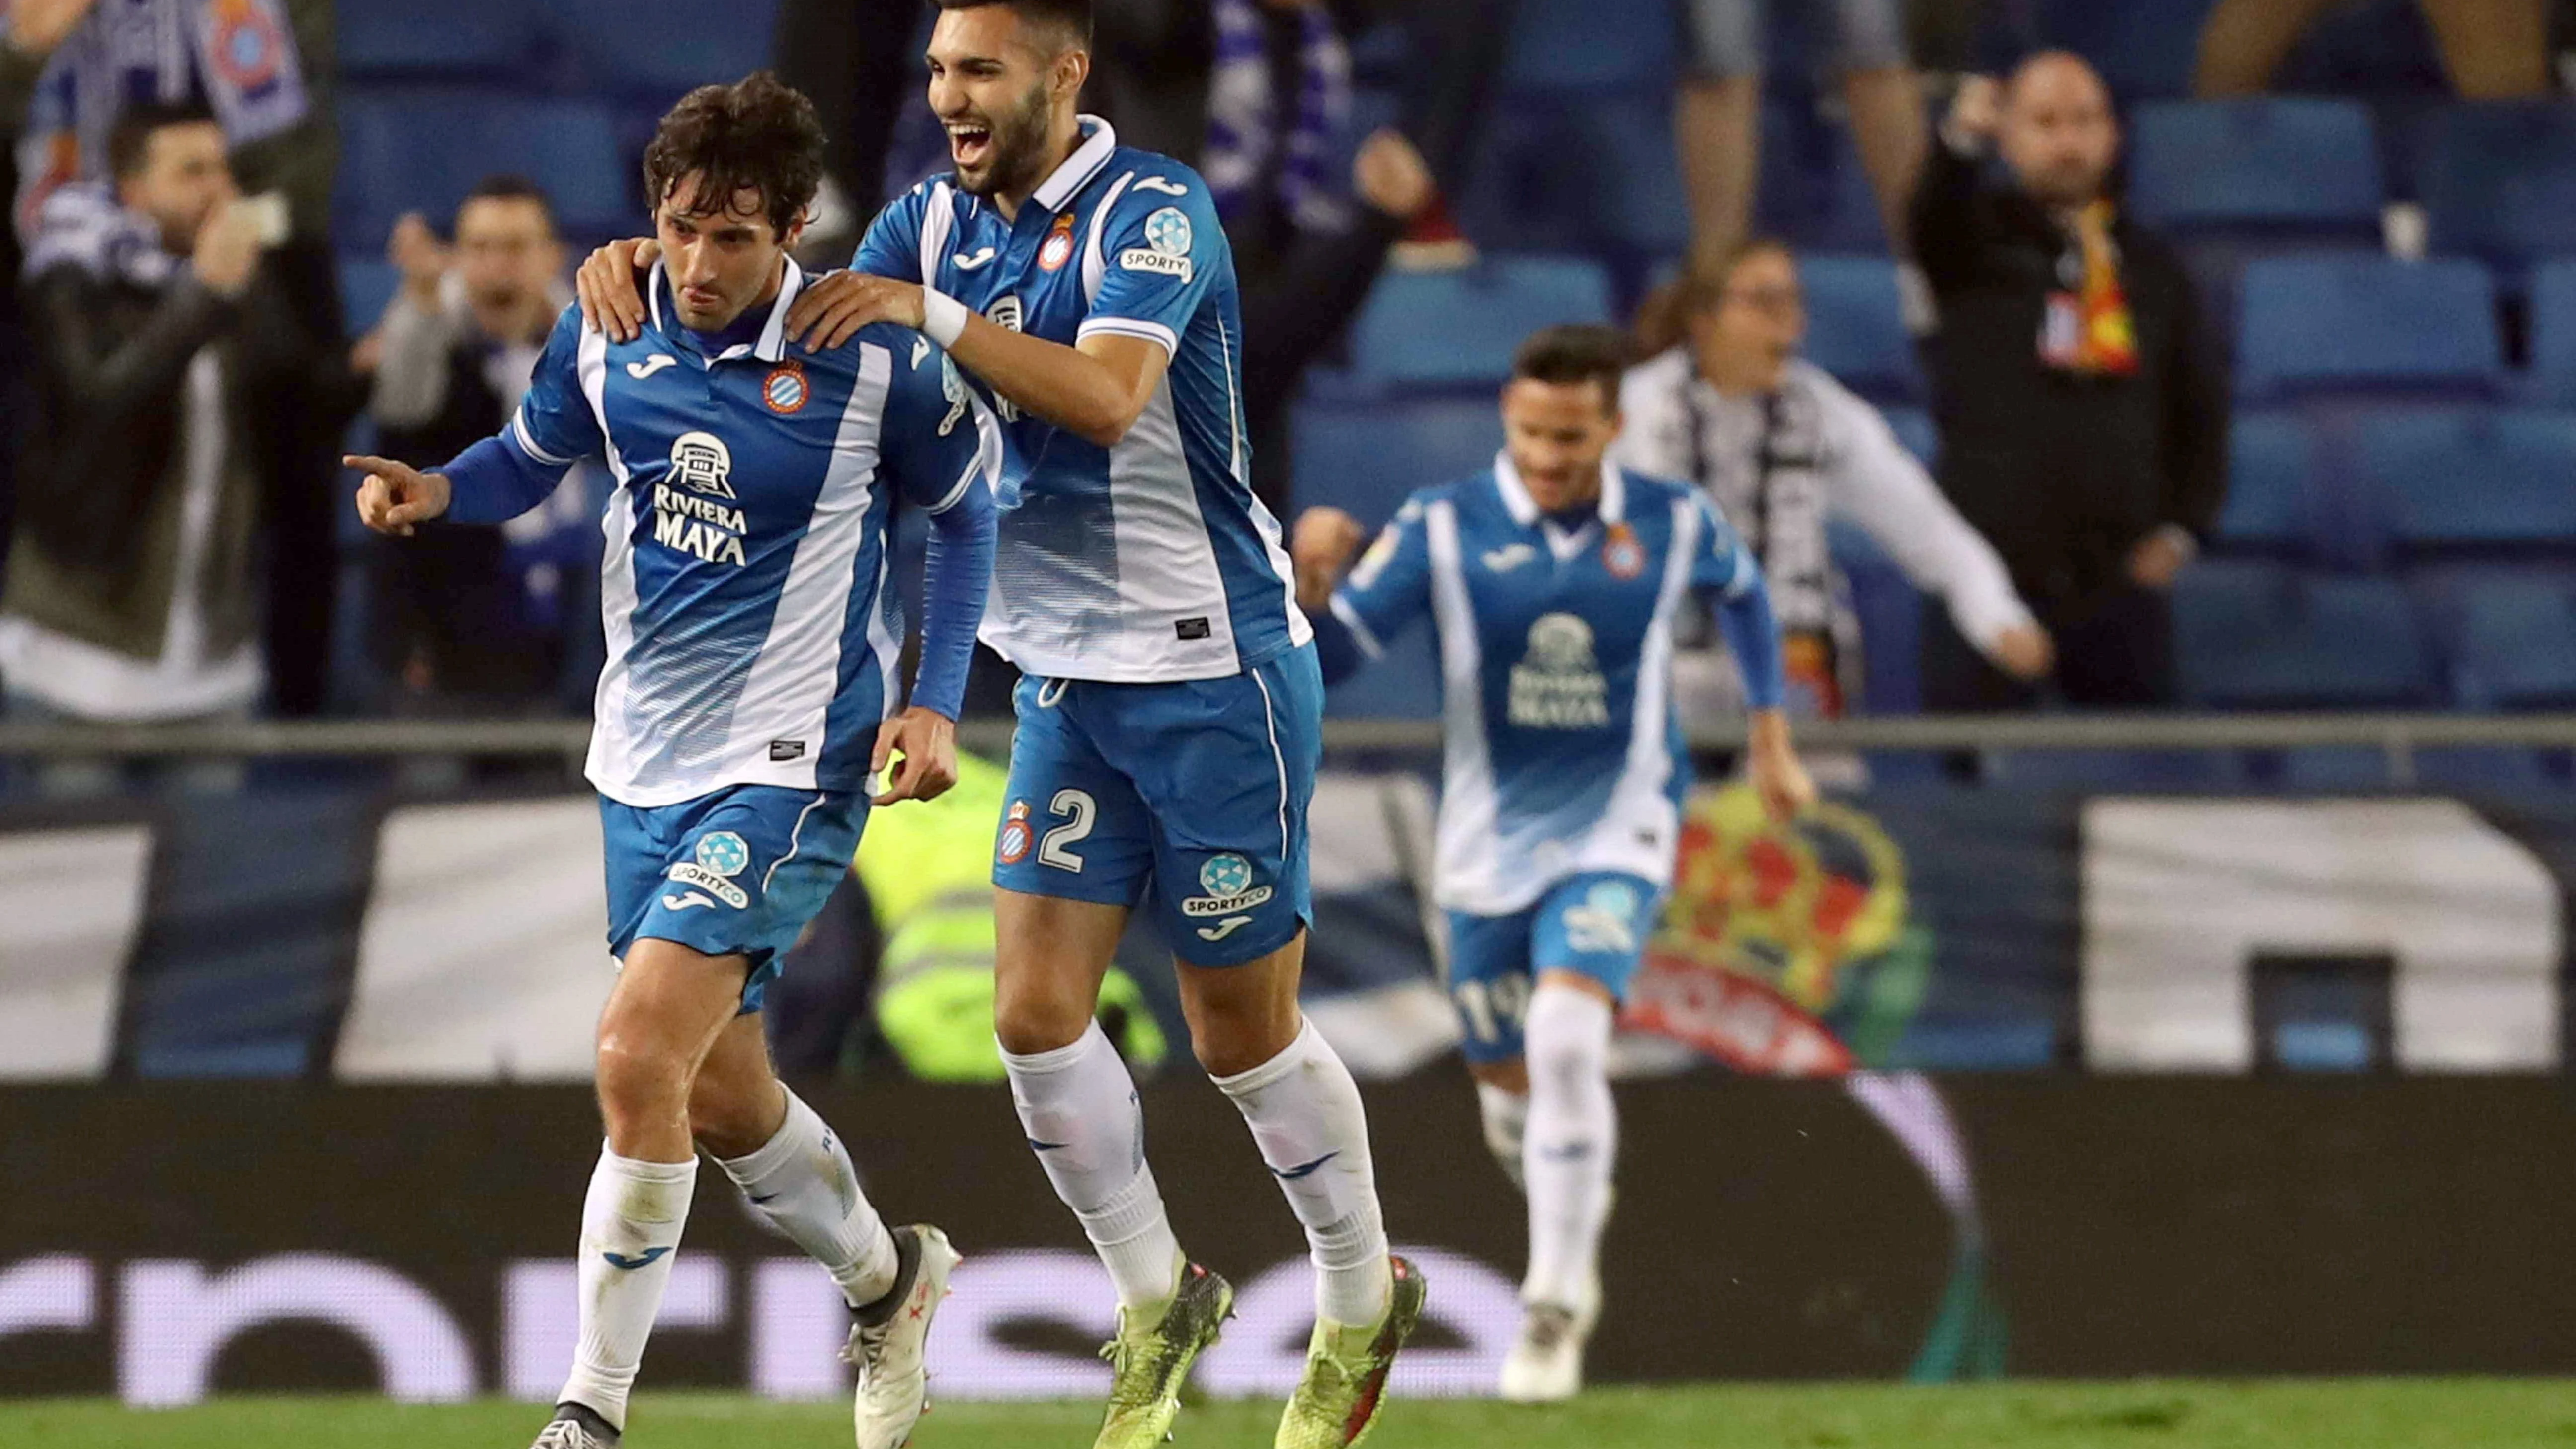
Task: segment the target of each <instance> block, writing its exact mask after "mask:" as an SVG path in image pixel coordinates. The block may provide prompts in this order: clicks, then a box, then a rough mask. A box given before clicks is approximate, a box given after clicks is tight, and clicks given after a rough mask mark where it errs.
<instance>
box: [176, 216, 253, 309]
mask: <svg viewBox="0 0 2576 1449" xmlns="http://www.w3.org/2000/svg"><path fill="white" fill-rule="evenodd" d="M259 251H260V247H259V218H258V216H257V215H256V214H255V213H254V212H253V211H252V210H251V209H250V208H249V207H247V206H244V205H243V204H242V203H241V202H239V201H234V202H231V203H229V204H227V205H226V206H225V207H224V208H223V209H222V210H220V211H218V212H216V213H215V214H214V215H213V216H211V217H208V218H207V219H206V224H205V225H204V226H201V227H199V228H198V229H197V246H196V254H195V255H194V256H192V257H190V258H189V261H188V266H189V269H190V270H192V271H194V272H195V273H196V274H197V280H198V281H200V282H202V283H204V284H205V287H206V290H207V291H210V292H212V293H214V294H215V295H216V296H218V297H223V298H226V299H230V298H234V297H239V296H240V295H241V294H242V293H243V292H244V291H245V290H247V289H248V288H249V286H250V279H251V278H252V277H253V276H254V275H256V274H257V273H258V271H259Z"/></svg>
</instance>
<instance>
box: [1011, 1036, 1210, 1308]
mask: <svg viewBox="0 0 2576 1449" xmlns="http://www.w3.org/2000/svg"><path fill="white" fill-rule="evenodd" d="M1002 1065H1003V1066H1004V1067H1005V1068H1007V1069H1008V1070H1009V1072H1010V1074H1011V1105H1013V1106H1015V1107H1017V1108H1019V1109H1020V1126H1021V1128H1022V1129H1023V1130H1025V1131H1026V1132H1027V1133H1028V1137H1029V1146H1030V1147H1031V1148H1033V1149H1035V1151H1036V1152H1037V1155H1038V1162H1039V1164H1040V1165H1041V1166H1043V1167H1045V1168H1046V1175H1047V1180H1048V1181H1050V1182H1052V1183H1054V1184H1055V1195H1056V1196H1057V1197H1060V1198H1062V1199H1064V1205H1065V1206H1066V1207H1069V1208H1071V1209H1073V1215H1074V1216H1075V1217H1077V1218H1080V1219H1081V1220H1082V1232H1083V1236H1085V1237H1087V1238H1089V1239H1091V1246H1092V1248H1093V1249H1094V1250H1095V1251H1097V1252H1098V1253H1099V1254H1100V1262H1101V1264H1102V1266H1104V1267H1106V1268H1107V1269H1108V1270H1109V1280H1110V1281H1111V1282H1112V1283H1115V1284H1116V1285H1117V1286H1118V1301H1119V1302H1120V1303H1121V1304H1123V1305H1125V1306H1126V1307H1129V1308H1143V1307H1150V1306H1152V1305H1155V1304H1160V1303H1168V1302H1170V1301H1171V1298H1172V1295H1173V1294H1174V1293H1177V1292H1179V1291H1180V1284H1181V1264H1182V1262H1183V1259H1182V1257H1181V1245H1180V1242H1179V1240H1178V1239H1176V1238H1174V1237H1173V1236H1172V1224H1171V1220H1170V1219H1169V1218H1167V1217H1165V1216H1164V1214H1163V1194H1162V1191H1161V1189H1159V1188H1157V1187H1155V1186H1154V1170H1153V1169H1152V1168H1150V1167H1147V1166H1146V1165H1145V1114H1144V1111H1143V1109H1142V1108H1140V1107H1139V1106H1138V1105H1137V1104H1136V1082H1135V1079H1134V1078H1132V1077H1130V1076H1128V1075H1127V1064H1126V1063H1125V1062H1123V1061H1120V1060H1119V1059H1118V1048H1116V1047H1114V1046H1111V1045H1110V1044H1109V1038H1108V1036H1107V1035H1106V1034H1105V1033H1103V1032H1102V1031H1101V1029H1100V1023H1098V1022H1096V1021H1095V1022H1093V1023H1092V1024H1091V1027H1090V1029H1089V1030H1087V1031H1085V1032H1084V1033H1083V1034H1082V1038H1081V1040H1079V1041H1076V1042H1075V1043H1074V1044H1073V1045H1071V1046H1068V1047H1058V1048H1056V1049H1055V1050H1054V1051H1051V1052H1038V1053H1036V1054H1034V1055H1031V1056H1024V1057H1023V1056H1014V1055H1012V1054H1011V1053H1009V1052H1004V1053H1002Z"/></svg>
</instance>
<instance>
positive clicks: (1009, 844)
mask: <svg viewBox="0 0 2576 1449" xmlns="http://www.w3.org/2000/svg"><path fill="white" fill-rule="evenodd" d="M1029 839H1030V835H1029V802H1028V801H1026V800H1014V801H1012V802H1011V814H1010V818H1009V819H1007V820H1004V821H1003V822H1002V838H1001V840H1000V842H999V844H998V846H997V848H996V851H995V853H996V854H997V855H998V856H999V857H1000V858H1001V862H1002V864H1004V865H1018V864H1019V863H1020V862H1021V861H1023V860H1026V859H1028V857H1029Z"/></svg>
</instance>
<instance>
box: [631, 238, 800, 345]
mask: <svg viewBox="0 0 2576 1449" xmlns="http://www.w3.org/2000/svg"><path fill="white" fill-rule="evenodd" d="M670 287H671V274H670V270H669V268H668V267H666V266H665V265H664V264H663V263H662V262H659V261H656V262H654V263H653V274H652V275H651V276H650V277H647V278H646V279H645V282H644V297H645V300H646V301H647V302H648V303H649V304H650V305H651V306H652V309H653V327H654V329H655V330H656V331H658V332H660V333H661V334H662V335H663V336H665V337H672V336H676V335H677V334H678V333H680V332H683V331H686V330H687V329H685V328H682V327H680V326H679V325H678V322H677V319H676V318H675V319H672V320H670V321H665V320H664V318H663V316H662V294H663V293H665V292H667V291H669V290H670ZM804 287H805V269H804V268H802V267H799V266H798V265H796V259H795V258H794V257H789V258H788V259H787V275H786V276H785V277H784V278H782V279H781V280H780V281H779V283H778V299H777V300H776V301H774V302H772V303H770V305H769V321H768V323H767V324H766V325H764V326H763V327H762V328H761V329H760V340H759V341H757V342H748V343H736V344H735V345H733V346H731V347H728V348H726V349H725V350H724V351H723V352H721V353H718V354H717V355H716V356H714V357H710V358H708V359H707V361H708V362H709V363H711V364H712V363H718V362H730V361H732V360H733V359H734V358H737V357H755V358H758V359H759V360H760V361H762V362H776V361H778V360H779V359H781V358H783V357H785V356H786V355H787V312H788V309H789V308H791V307H793V306H795V305H796V294H797V293H798V292H800V291H802V290H804Z"/></svg>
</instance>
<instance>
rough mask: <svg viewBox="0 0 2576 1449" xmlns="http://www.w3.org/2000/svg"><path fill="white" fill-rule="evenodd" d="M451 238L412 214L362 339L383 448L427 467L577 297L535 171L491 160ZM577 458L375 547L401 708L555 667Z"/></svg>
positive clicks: (569, 571) (578, 495)
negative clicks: (479, 512) (477, 516)
mask: <svg viewBox="0 0 2576 1449" xmlns="http://www.w3.org/2000/svg"><path fill="white" fill-rule="evenodd" d="M455 230H456V244H455V246H454V247H453V248H452V249H451V248H449V247H447V246H444V245H442V244H441V243H440V241H439V239H438V237H437V235H436V234H435V233H433V232H432V231H431V230H430V228H429V224H428V222H427V221H425V220H423V219H422V218H421V217H420V216H418V215H416V214H415V215H410V216H406V217H404V218H402V220H401V221H400V222H398V223H396V224H395V226H394V233H393V238H392V240H391V242H390V243H389V244H388V245H387V247H386V253H387V255H388V256H389V257H390V258H391V259H392V261H393V263H394V265H395V267H396V268H398V269H399V270H400V271H401V273H402V286H401V287H400V288H399V289H398V290H397V291H396V292H395V294H394V297H393V300H392V301H391V302H390V303H388V304H387V306H386V308H385V314H384V319H383V321H382V322H380V323H379V324H378V325H377V328H376V331H375V332H374V333H373V334H372V335H370V336H369V337H368V338H366V339H365V340H364V341H362V342H361V343H360V344H359V346H358V357H359V360H360V362H361V364H362V365H372V367H373V370H374V373H375V392H374V394H373V396H372V397H371V398H370V399H369V402H368V409H369V411H370V412H371V413H372V414H373V415H374V417H375V421H376V430H377V434H378V445H377V450H378V451H379V452H381V453H383V454H384V455H385V456H386V457H389V458H395V459H398V460H400V461H402V462H405V463H410V464H412V465H414V466H415V467H422V468H426V467H431V466H433V465H435V464H438V463H442V462H445V461H446V460H447V459H449V458H452V457H455V456H456V455H457V454H458V453H460V452H463V451H464V450H465V448H466V446H467V445H468V444H471V443H473V442H475V441H476V440H478V439H482V438H488V437H490V436H492V435H493V434H494V433H496V432H499V431H500V430H501V428H502V427H503V426H504V425H506V424H507V423H508V422H509V420H510V416H511V414H513V413H515V412H516V411H517V410H518V406H519V397H520V395H521V394H522V393H525V392H526V391H527V389H528V377H529V374H530V373H531V372H532V371H533V370H534V369H535V367H536V362H537V354H538V353H539V352H541V351H543V350H544V348H545V342H546V334H547V333H548V332H549V331H551V330H552V328H553V327H554V322H555V318H556V316H557V315H558V314H560V313H561V312H562V311H563V309H564V307H565V306H566V305H568V304H569V303H570V302H571V300H572V292H571V289H570V288H569V287H568V286H566V285H565V283H564V280H563V271H564V250H563V244H562V242H561V241H560V240H559V239H558V238H557V236H556V233H555V220H554V210H553V208H552V206H551V205H550V204H549V203H548V202H547V199H546V196H545V193H544V192H542V191H540V190H539V189H538V188H537V186H536V184H535V183H534V182H531V181H528V180H527V179H525V178H523V177H517V176H496V177H492V178H490V179H488V180H486V181H484V182H482V183H481V184H480V185H478V186H476V187H475V188H474V190H473V191H472V193H470V194H469V195H468V196H467V197H466V198H465V201H464V204H463V205H461V206H459V207H458V208H457V210H456V227H455ZM585 497H586V495H585V493H584V488H583V482H582V479H581V476H580V474H579V473H578V472H576V473H575V474H573V475H571V476H568V477H567V478H565V480H564V482H563V485H562V487H560V488H559V489H557V490H556V493H555V496H554V498H553V499H552V500H550V501H549V502H548V503H547V504H546V505H545V506H544V507H541V508H537V509H534V510H531V511H530V512H527V513H524V514H521V515H520V516H519V517H517V518H514V519H512V520H510V521H509V522H508V523H506V524H502V525H499V526H498V527H485V526H480V525H475V524H462V523H432V524H430V525H427V526H426V527H424V528H422V529H421V530H420V536H419V537H417V538H411V539H405V540H402V546H401V547H399V548H382V549H376V550H374V551H373V554H374V556H373V557H372V558H371V559H370V577H371V580H372V585H373V587H372V590H371V595H372V597H371V606H370V614H371V617H372V621H373V627H372V628H370V629H369V630H368V639H369V642H370V645H371V647H373V648H374V649H375V650H376V651H377V655H376V659H377V663H378V664H379V665H380V666H381V667H382V668H384V669H385V670H386V671H387V672H388V673H389V674H391V675H393V676H394V677H395V678H396V679H397V680H398V681H399V688H400V690H401V696H400V705H399V706H398V707H400V708H403V709H406V710H422V709H428V710H437V709H442V708H454V707H466V708H472V709H491V708H495V707H507V706H511V705H524V704H526V703H528V702H530V701H532V700H534V699H537V698H542V697H545V696H547V695H548V694H549V693H550V690H551V685H552V684H553V682H554V680H555V678H556V676H557V674H558V673H559V671H560V669H561V668H562V657H563V649H562V643H561V638H560V635H561V623H562V615H563V613H564V610H563V608H562V603H563V593H564V590H565V589H566V587H567V586H568V585H569V584H570V583H571V581H572V580H573V579H576V578H578V577H580V576H581V574H582V570H581V568H580V567H579V566H578V565H579V564H580V563H582V562H584V561H585V560H584V558H583V555H582V553H581V549H582V547H583V545H584V544H585V543H586V541H587V539H588V537H589V535H590V534H591V533H592V532H593V529H592V527H591V522H592V520H591V518H590V510H589V508H588V506H587V504H586V501H585Z"/></svg>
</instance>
